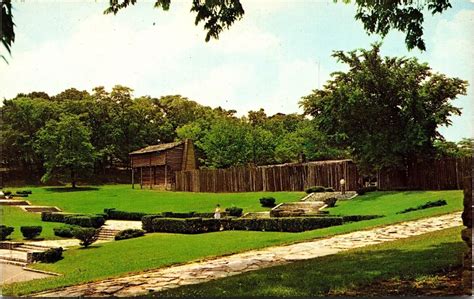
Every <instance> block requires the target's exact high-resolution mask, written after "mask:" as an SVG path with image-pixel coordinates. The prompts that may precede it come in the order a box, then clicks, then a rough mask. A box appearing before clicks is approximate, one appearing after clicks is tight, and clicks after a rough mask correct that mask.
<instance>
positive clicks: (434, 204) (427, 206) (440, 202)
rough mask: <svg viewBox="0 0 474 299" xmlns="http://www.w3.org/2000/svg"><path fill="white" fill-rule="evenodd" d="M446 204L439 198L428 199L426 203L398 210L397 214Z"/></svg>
mask: <svg viewBox="0 0 474 299" xmlns="http://www.w3.org/2000/svg"><path fill="white" fill-rule="evenodd" d="M447 204H448V203H447V202H446V200H444V199H440V200H437V201H428V202H427V203H425V204H422V205H419V206H417V207H416V208H408V209H405V210H403V211H400V212H398V213H397V214H404V213H408V212H413V211H418V210H424V209H429V208H434V207H441V206H445V205H447Z"/></svg>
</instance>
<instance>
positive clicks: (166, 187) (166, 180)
mask: <svg viewBox="0 0 474 299" xmlns="http://www.w3.org/2000/svg"><path fill="white" fill-rule="evenodd" d="M167 166H168V165H166V164H165V190H168V172H167V169H168V167H167Z"/></svg>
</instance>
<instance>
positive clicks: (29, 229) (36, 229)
mask: <svg viewBox="0 0 474 299" xmlns="http://www.w3.org/2000/svg"><path fill="white" fill-rule="evenodd" d="M20 230H21V233H22V234H23V237H24V238H25V239H27V240H30V239H34V238H36V237H37V236H39V235H40V234H41V231H42V230H43V228H42V227H41V226H22V227H20Z"/></svg>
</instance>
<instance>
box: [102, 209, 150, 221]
mask: <svg viewBox="0 0 474 299" xmlns="http://www.w3.org/2000/svg"><path fill="white" fill-rule="evenodd" d="M104 213H105V214H106V215H107V219H114V220H135V221H141V220H142V217H143V216H145V215H147V214H146V213H141V212H127V211H118V210H116V209H113V208H112V209H104Z"/></svg>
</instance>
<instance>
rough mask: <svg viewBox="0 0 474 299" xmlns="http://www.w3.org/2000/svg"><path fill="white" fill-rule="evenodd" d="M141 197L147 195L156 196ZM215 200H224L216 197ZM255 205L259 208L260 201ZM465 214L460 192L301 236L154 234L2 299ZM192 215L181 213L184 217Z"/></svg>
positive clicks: (391, 196) (103, 247) (356, 207)
mask: <svg viewBox="0 0 474 299" xmlns="http://www.w3.org/2000/svg"><path fill="white" fill-rule="evenodd" d="M80 192H87V191H80ZM138 192H139V193H140V192H147V193H148V192H153V191H138ZM38 193H39V192H38ZM64 194H65V193H64ZM160 194H163V193H160ZM152 195H153V194H152ZM175 195H176V194H174V193H170V196H175ZM188 195H189V196H191V195H200V196H203V198H205V196H206V195H208V194H193V193H188ZM238 195H247V196H248V195H249V194H239V193H238V194H233V196H236V197H234V198H237V196H238ZM163 196H165V194H163ZM214 196H223V195H222V194H214ZM254 196H255V195H254ZM277 198H279V197H277ZM441 198H442V199H445V200H446V201H447V203H448V205H446V206H442V207H436V208H430V209H426V210H420V211H415V212H410V213H406V214H396V212H398V211H401V210H403V209H406V208H409V207H414V206H418V205H420V204H423V203H426V202H427V201H430V200H437V199H441ZM32 199H33V197H32ZM189 200H191V199H189ZM247 200H248V199H247ZM153 201H155V200H153ZM176 201H178V204H177V206H181V204H180V203H179V199H178V198H176ZM256 201H257V203H258V196H257V197H256ZM142 202H143V200H142ZM156 202H160V200H156ZM35 203H36V202H35ZM75 204H76V205H78V204H77V203H75ZM56 205H58V204H56ZM236 205H238V204H236ZM109 206H110V205H109ZM112 206H114V205H112ZM142 206H143V203H142ZM238 206H239V205H238ZM240 206H241V205H240ZM361 206H362V207H361ZM181 208H182V207H181ZM122 209H123V208H122ZM461 209H462V191H419V192H373V193H368V194H366V195H364V196H360V197H357V198H356V199H353V200H349V201H340V202H338V203H337V206H336V207H335V208H332V209H331V213H333V214H352V215H353V214H382V215H385V217H382V218H377V219H372V220H367V221H360V222H353V223H348V224H345V225H341V226H333V227H329V228H324V229H318V230H313V231H306V232H302V233H280V232H247V231H223V232H216V233H208V234H200V235H180V234H160V233H154V234H148V235H146V236H145V237H141V238H137V239H130V240H124V241H119V242H110V243H103V244H99V245H96V246H95V247H93V248H91V249H70V250H68V251H66V252H65V253H64V259H63V260H61V261H59V262H56V263H54V264H35V265H33V267H34V268H38V269H43V270H47V271H53V272H58V273H61V274H63V276H60V277H54V278H48V279H45V280H36V281H31V282H26V283H18V284H12V285H8V286H5V288H4V290H3V291H4V294H9V295H24V294H28V293H31V292H37V291H41V290H45V289H50V288H55V287H61V286H67V285H72V284H78V283H82V282H86V281H93V280H97V279H103V278H106V277H113V276H117V275H124V274H126V273H132V272H139V271H142V270H147V269H154V268H159V267H163V266H167V265H171V264H175V263H181V262H189V261H193V260H199V259H202V258H205V257H212V256H219V255H224V254H231V253H236V252H241V251H245V250H250V249H256V248H263V247H267V246H271V245H280V244H286V243H291V242H295V241H301V240H307V239H314V238H320V237H327V236H330V235H335V234H341V233H346V232H351V231H356V230H360V229H367V228H371V227H375V226H381V225H388V224H392V223H396V222H401V221H407V220H414V219H418V218H423V217H430V216H435V215H440V214H446V213H450V212H453V211H460V210H461ZM128 210H131V211H136V210H138V209H134V207H133V206H131V207H130V209H128ZM172 210H176V209H172ZM188 210H189V209H182V210H181V211H188ZM121 261H126V262H121Z"/></svg>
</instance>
